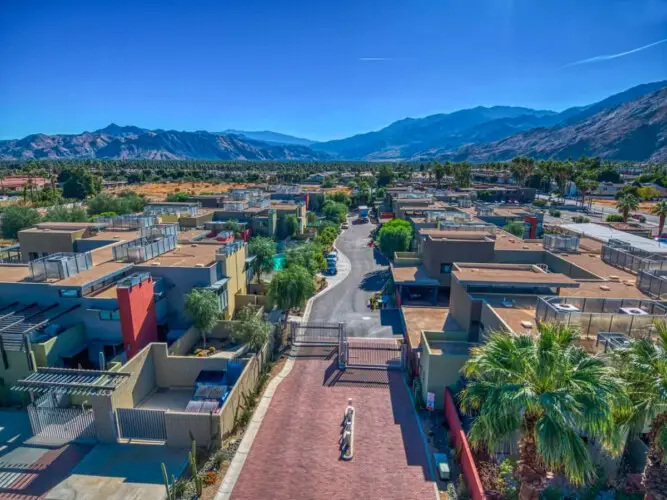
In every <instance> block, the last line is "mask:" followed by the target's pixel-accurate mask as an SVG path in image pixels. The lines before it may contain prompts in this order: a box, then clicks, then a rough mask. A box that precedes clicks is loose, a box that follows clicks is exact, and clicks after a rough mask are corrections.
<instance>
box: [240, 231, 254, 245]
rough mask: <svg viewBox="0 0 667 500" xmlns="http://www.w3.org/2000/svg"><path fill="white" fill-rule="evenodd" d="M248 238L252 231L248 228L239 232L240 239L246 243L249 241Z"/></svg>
mask: <svg viewBox="0 0 667 500" xmlns="http://www.w3.org/2000/svg"><path fill="white" fill-rule="evenodd" d="M250 236H252V229H250V228H248V229H244V230H243V231H241V239H242V240H243V241H245V242H246V243H247V242H248V240H249V239H250Z"/></svg>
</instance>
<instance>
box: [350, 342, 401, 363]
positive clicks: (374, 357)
mask: <svg viewBox="0 0 667 500" xmlns="http://www.w3.org/2000/svg"><path fill="white" fill-rule="evenodd" d="M345 346H346V356H345V360H346V364H345V366H346V367H358V368H387V369H399V370H400V369H402V368H403V365H404V364H405V349H404V344H399V343H397V342H396V341H395V340H393V339H383V338H355V337H353V338H348V339H347V341H346V342H345Z"/></svg>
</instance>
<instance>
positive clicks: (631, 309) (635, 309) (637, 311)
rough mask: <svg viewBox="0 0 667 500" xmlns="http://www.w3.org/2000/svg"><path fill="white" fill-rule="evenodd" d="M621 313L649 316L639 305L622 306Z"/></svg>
mask: <svg viewBox="0 0 667 500" xmlns="http://www.w3.org/2000/svg"><path fill="white" fill-rule="evenodd" d="M618 312H619V314H628V315H630V316H648V313H647V312H646V311H644V310H643V309H640V308H639V307H621V308H620V309H619V310H618Z"/></svg>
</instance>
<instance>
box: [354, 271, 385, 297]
mask: <svg viewBox="0 0 667 500" xmlns="http://www.w3.org/2000/svg"><path fill="white" fill-rule="evenodd" d="M388 279H389V269H378V270H377V271H372V272H370V273H366V274H365V275H364V277H363V278H361V282H360V283H359V288H361V289H362V290H365V291H367V292H379V291H380V290H382V289H383V288H384V285H385V283H386V282H387V280H388Z"/></svg>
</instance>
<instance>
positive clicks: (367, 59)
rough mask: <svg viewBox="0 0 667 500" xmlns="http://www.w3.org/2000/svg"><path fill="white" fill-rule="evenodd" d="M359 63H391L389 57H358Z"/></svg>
mask: <svg viewBox="0 0 667 500" xmlns="http://www.w3.org/2000/svg"><path fill="white" fill-rule="evenodd" d="M359 60H360V61H391V57H360V58H359Z"/></svg>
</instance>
